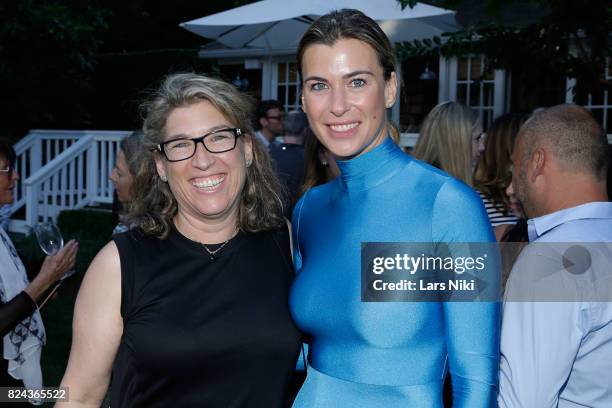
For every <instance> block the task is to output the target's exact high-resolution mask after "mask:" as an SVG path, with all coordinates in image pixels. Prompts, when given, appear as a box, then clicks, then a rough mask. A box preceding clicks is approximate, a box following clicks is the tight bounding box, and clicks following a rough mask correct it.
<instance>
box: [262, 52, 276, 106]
mask: <svg viewBox="0 0 612 408" xmlns="http://www.w3.org/2000/svg"><path fill="white" fill-rule="evenodd" d="M273 65H275V64H273V62H272V57H268V58H265V59H264V60H263V61H262V64H261V99H262V100H266V99H272V96H271V90H272V68H273Z"/></svg>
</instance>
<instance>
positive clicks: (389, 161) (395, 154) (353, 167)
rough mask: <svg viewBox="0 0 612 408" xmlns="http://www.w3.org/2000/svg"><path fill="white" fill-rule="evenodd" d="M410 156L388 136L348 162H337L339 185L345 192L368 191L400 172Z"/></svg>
mask: <svg viewBox="0 0 612 408" xmlns="http://www.w3.org/2000/svg"><path fill="white" fill-rule="evenodd" d="M409 160H410V156H408V155H407V154H405V153H404V152H402V150H401V149H400V148H399V147H398V146H397V145H396V144H395V143H393V140H391V138H390V137H389V136H387V137H386V138H385V140H384V141H383V142H382V143H381V144H380V145H378V146H376V147H375V148H374V149H372V150H370V151H369V152H366V153H363V154H361V155H359V156H357V157H354V158H352V159H350V160H338V161H337V164H338V167H339V168H340V185H341V186H342V188H344V189H345V190H346V191H363V190H368V189H370V188H372V187H374V186H377V185H378V184H381V183H383V182H385V181H386V180H388V179H389V178H390V177H392V176H393V175H395V174H396V173H397V172H398V171H400V170H401V169H402V168H403V167H404V165H405V164H406V162H407V161H409Z"/></svg>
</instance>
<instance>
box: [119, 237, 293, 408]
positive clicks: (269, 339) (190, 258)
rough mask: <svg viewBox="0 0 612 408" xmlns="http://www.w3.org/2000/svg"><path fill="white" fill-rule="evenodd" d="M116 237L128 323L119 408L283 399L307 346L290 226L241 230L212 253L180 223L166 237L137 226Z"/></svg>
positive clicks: (272, 403) (268, 405)
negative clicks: (292, 305)
mask: <svg viewBox="0 0 612 408" xmlns="http://www.w3.org/2000/svg"><path fill="white" fill-rule="evenodd" d="M113 240H114V241H115V244H116V245H117V248H118V249H119V255H120V259H121V275H122V277H121V315H122V317H123V325H124V326H123V336H122V338H121V343H120V345H119V349H118V351H117V356H116V358H115V363H114V366H113V374H112V384H111V406H112V407H113V408H115V407H168V406H173V407H219V408H232V407H249V408H250V407H265V408H273V407H281V406H282V405H283V402H284V397H285V391H286V389H287V386H288V384H289V381H290V379H291V375H292V373H293V370H294V367H295V364H296V361H297V357H298V352H299V348H300V344H301V339H300V334H299V332H298V331H297V329H296V328H295V326H294V325H293V322H292V320H291V317H290V314H289V309H288V304H287V300H288V291H289V287H290V284H291V280H292V278H293V269H292V264H291V258H290V252H289V239H288V233H287V231H286V228H284V229H283V230H282V231H277V232H261V233H242V232H240V233H239V234H238V235H237V236H235V237H234V238H232V239H231V240H230V241H229V242H228V244H227V245H226V246H225V247H223V248H222V249H221V250H220V251H219V252H217V253H216V255H215V257H216V259H215V260H212V261H211V260H210V256H209V254H208V253H207V252H206V251H205V250H204V248H203V247H202V245H201V244H200V243H197V242H194V241H191V240H189V239H188V238H186V237H185V236H183V235H181V234H180V233H179V232H178V231H177V230H176V229H173V230H172V231H171V232H170V234H169V237H168V239H166V240H161V239H158V238H154V237H149V236H144V235H143V234H142V232H140V231H139V230H133V231H131V232H126V233H123V234H117V235H115V236H114V237H113ZM209 248H210V246H209ZM210 249H211V250H212V249H214V247H213V248H210Z"/></svg>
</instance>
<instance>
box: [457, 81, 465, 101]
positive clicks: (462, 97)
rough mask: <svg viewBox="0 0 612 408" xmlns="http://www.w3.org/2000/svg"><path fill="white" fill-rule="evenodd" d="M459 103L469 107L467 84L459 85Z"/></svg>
mask: <svg viewBox="0 0 612 408" xmlns="http://www.w3.org/2000/svg"><path fill="white" fill-rule="evenodd" d="M457 102H459V103H463V104H465V105H467V84H457Z"/></svg>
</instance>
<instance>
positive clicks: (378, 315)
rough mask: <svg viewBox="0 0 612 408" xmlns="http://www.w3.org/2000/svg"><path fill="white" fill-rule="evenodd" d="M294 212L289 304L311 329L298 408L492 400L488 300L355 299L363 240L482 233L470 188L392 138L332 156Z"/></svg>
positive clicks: (423, 406) (495, 321)
mask: <svg viewBox="0 0 612 408" xmlns="http://www.w3.org/2000/svg"><path fill="white" fill-rule="evenodd" d="M338 164H339V166H340V169H341V176H340V177H338V178H337V179H336V180H334V181H332V182H331V183H328V184H325V185H323V186H319V187H316V188H314V189H312V190H310V191H309V192H308V193H306V194H305V195H304V196H303V197H302V198H301V199H300V201H299V202H298V203H297V205H296V207H295V209H294V213H293V234H294V260H295V266H296V271H297V273H298V275H297V277H296V280H295V282H294V285H293V288H292V291H291V296H290V307H291V310H292V314H293V317H294V320H295V321H296V323H297V324H298V326H299V327H300V328H301V329H302V330H303V331H304V332H305V333H306V334H307V335H309V336H310V338H311V339H312V340H311V342H310V351H309V366H308V377H307V379H306V382H305V383H304V386H303V387H302V389H301V391H300V393H299V395H298V397H297V399H296V401H295V403H294V407H295V408H305V407H325V408H330V407H331V408H334V407H352V408H362V407H363V408H366V407H367V408H371V407H384V408H395V407H398V408H399V407H416V408H437V407H440V408H441V407H442V406H443V405H442V385H443V381H444V376H445V374H446V372H447V370H450V372H451V375H452V380H453V394H454V406H455V407H458V408H479V407H491V406H494V404H495V399H496V393H497V373H498V359H499V304H498V303H497V302H447V303H443V302H362V301H361V279H360V273H361V272H360V271H361V269H360V261H361V255H360V254H361V252H360V251H361V243H362V242H434V243H448V244H451V245H452V243H464V242H493V241H494V237H493V234H492V231H491V228H490V226H489V224H488V220H487V215H486V212H485V210H484V208H483V206H482V201H481V200H480V199H479V197H478V195H477V194H476V193H475V192H474V191H473V190H472V189H471V188H469V187H468V186H466V185H464V184H463V183H461V182H459V181H457V180H455V179H453V178H451V177H450V176H448V175H447V174H445V173H443V172H441V171H439V170H437V169H435V168H433V167H431V166H428V165H426V164H424V163H422V162H419V161H417V160H414V159H412V158H411V157H410V156H408V155H406V154H404V153H403V152H402V151H401V150H400V149H399V148H398V147H397V146H396V145H394V144H393V143H392V141H391V140H389V139H387V140H386V141H385V142H384V143H383V144H381V145H380V146H377V147H376V148H375V149H373V150H371V151H370V152H367V153H365V154H363V155H361V156H359V157H357V158H354V159H352V160H349V161H344V162H339V163H338Z"/></svg>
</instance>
